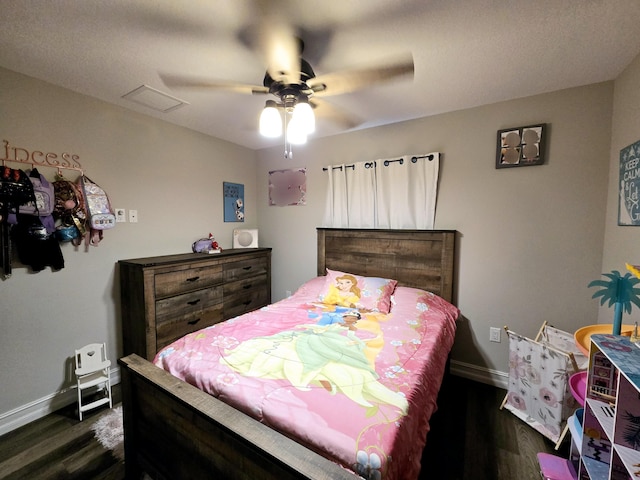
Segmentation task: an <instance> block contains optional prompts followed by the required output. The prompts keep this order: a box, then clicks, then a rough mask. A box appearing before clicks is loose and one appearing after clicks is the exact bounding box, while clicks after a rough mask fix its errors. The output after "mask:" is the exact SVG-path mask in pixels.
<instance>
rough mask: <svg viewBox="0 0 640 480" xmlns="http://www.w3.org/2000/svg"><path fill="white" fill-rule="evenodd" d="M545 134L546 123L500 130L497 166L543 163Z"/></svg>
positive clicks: (526, 165) (524, 165)
mask: <svg viewBox="0 0 640 480" xmlns="http://www.w3.org/2000/svg"><path fill="white" fill-rule="evenodd" d="M545 136H546V124H545V123H541V124H538V125H527V126H524V127H513V128H505V129H503V130H498V137H497V148H496V168H512V167H528V166H532V165H542V164H543V163H544V161H545V156H544V152H545V140H546V139H545Z"/></svg>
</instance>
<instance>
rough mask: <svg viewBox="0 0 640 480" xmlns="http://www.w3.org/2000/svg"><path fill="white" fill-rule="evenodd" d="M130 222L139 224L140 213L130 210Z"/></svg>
mask: <svg viewBox="0 0 640 480" xmlns="http://www.w3.org/2000/svg"><path fill="white" fill-rule="evenodd" d="M129 221H130V222H131V223H138V211H137V210H129Z"/></svg>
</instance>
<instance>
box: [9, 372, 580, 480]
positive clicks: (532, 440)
mask: <svg viewBox="0 0 640 480" xmlns="http://www.w3.org/2000/svg"><path fill="white" fill-rule="evenodd" d="M504 393H505V392H504V390H500V389H498V388H495V387H491V386H489V385H485V384H482V383H477V382H473V381H470V380H467V379H463V378H460V377H455V376H447V377H445V383H444V385H443V388H442V390H441V395H440V400H439V405H440V408H439V410H438V412H436V414H435V415H434V417H433V418H432V422H431V424H432V430H431V432H430V433H429V435H428V441H427V448H426V450H425V453H424V455H423V459H422V464H423V469H422V470H423V471H422V473H421V475H420V480H471V479H473V480H539V479H540V478H541V477H540V474H539V473H538V463H537V460H536V453H537V452H541V451H545V452H550V453H555V454H557V455H560V456H565V457H566V455H567V452H566V451H565V450H567V449H568V446H567V442H565V446H563V447H562V448H561V449H560V451H559V452H554V450H553V444H552V443H551V442H550V441H549V440H547V439H546V438H544V437H542V436H541V435H540V434H539V433H537V432H536V431H534V430H533V429H531V428H530V427H528V426H526V425H525V424H524V423H523V422H522V421H521V420H519V419H517V418H516V417H515V416H513V415H512V414H511V413H509V412H508V411H506V410H499V406H500V403H501V402H502V399H503V398H504ZM114 399H115V400H116V401H119V388H118V386H115V387H114ZM105 413H106V410H105V409H104V408H103V409H96V410H94V411H93V412H88V415H87V416H86V418H85V420H84V421H83V422H79V421H78V418H77V416H76V413H75V405H71V406H69V407H67V408H65V409H62V410H60V411H58V412H56V413H54V414H51V415H48V416H47V417H45V418H42V419H39V420H37V421H35V422H33V423H31V424H29V425H25V426H24V427H22V428H19V429H17V430H14V431H13V432H9V433H8V434H6V435H4V436H2V437H0V479H30V480H31V479H34V480H35V479H101V480H116V479H117V480H120V479H123V478H124V464H123V462H119V461H118V460H116V459H115V457H113V455H111V452H109V451H107V450H105V449H104V448H103V447H102V446H101V445H100V444H99V443H98V442H97V441H96V440H95V438H94V437H93V432H92V430H91V425H92V424H93V423H94V422H95V421H96V420H97V419H98V418H99V417H100V416H101V415H104V414H105Z"/></svg>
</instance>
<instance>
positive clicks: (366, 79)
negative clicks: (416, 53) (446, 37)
mask: <svg viewBox="0 0 640 480" xmlns="http://www.w3.org/2000/svg"><path fill="white" fill-rule="evenodd" d="M413 71H414V66H413V56H411V55H410V54H409V55H403V56H401V57H400V58H398V57H396V58H395V59H394V61H393V62H389V63H387V64H386V65H382V66H381V65H378V66H374V67H363V68H356V69H353V70H346V71H343V72H336V73H329V74H326V75H320V76H317V77H315V78H312V79H310V80H309V81H307V85H308V86H309V87H310V88H311V89H312V90H314V97H315V96H316V95H317V96H329V95H340V94H343V93H350V92H354V91H356V90H360V89H362V88H366V87H369V86H374V85H380V84H383V83H387V82H389V81H391V80H394V79H396V78H398V77H401V76H405V75H406V76H408V75H411V76H412V77H413Z"/></svg>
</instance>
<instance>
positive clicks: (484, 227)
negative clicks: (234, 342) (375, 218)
mask: <svg viewBox="0 0 640 480" xmlns="http://www.w3.org/2000/svg"><path fill="white" fill-rule="evenodd" d="M612 98H613V83H602V84H597V85H590V86H586V87H582V88H575V89H570V90H564V91H559V92H554V93H550V94H546V95H539V96H535V97H531V98H524V99H520V100H514V101H510V102H504V103H499V104H495V105H489V106H485V107H480V108H475V109H471V110H464V111H459V112H454V113H449V114H444V115H438V116H434V117H430V118H423V119H420V120H415V121H410V122H404V123H400V124H396V125H391V126H385V127H379V128H374V129H370V130H365V131H360V132H353V133H348V134H344V135H340V136H337V137H331V138H326V139H316V140H314V141H312V142H311V143H310V144H309V145H307V146H305V147H297V148H296V147H294V159H293V160H292V161H291V160H286V159H284V158H283V155H282V149H281V148H274V149H270V150H264V151H260V152H259V161H258V167H259V174H258V188H259V194H258V199H259V205H258V217H259V219H260V229H261V231H260V235H261V241H262V242H264V244H266V245H271V246H274V247H276V248H275V250H274V253H273V256H274V267H273V273H274V275H273V293H274V298H276V299H277V298H282V297H283V296H284V294H285V291H286V290H295V288H296V287H297V286H299V285H300V284H301V283H302V282H303V281H305V280H306V279H308V278H310V277H312V276H313V275H315V268H316V266H315V265H316V263H315V262H316V244H315V228H316V227H318V226H321V222H322V218H323V209H324V195H325V187H326V176H325V175H324V174H323V172H322V167H323V166H325V165H331V164H338V163H349V162H354V161H363V160H372V159H376V158H397V157H398V156H400V155H405V154H414V153H428V152H432V151H439V152H441V153H442V155H443V156H442V164H441V170H440V172H441V178H440V190H439V197H438V208H437V212H436V225H435V227H436V228H437V229H455V230H458V231H459V232H460V241H459V247H460V248H459V265H460V266H459V268H460V270H459V272H458V278H457V290H458V306H459V307H460V308H461V310H462V316H463V318H462V321H461V322H460V325H459V329H458V334H457V338H456V344H455V346H454V350H453V354H452V360H453V362H452V364H453V367H454V369H458V370H459V371H461V370H462V371H464V373H465V374H467V375H469V376H473V375H476V374H477V375H480V376H486V375H487V372H494V373H496V374H497V375H498V383H500V382H503V381H504V372H506V371H507V370H508V344H507V342H506V339H505V338H504V337H505V336H504V335H503V341H502V342H501V343H490V342H489V327H490V326H495V327H502V326H504V325H508V326H509V327H510V328H512V329H513V330H515V331H517V332H519V333H522V334H524V335H529V336H532V337H533V336H535V334H536V333H537V331H538V329H539V327H540V325H541V323H542V322H543V321H544V320H548V321H549V322H551V323H552V324H554V325H555V326H557V327H558V328H561V329H566V330H568V331H574V330H576V329H577V328H579V327H580V326H582V325H587V324H590V323H595V322H596V319H597V310H598V308H597V303H596V302H595V301H592V300H591V299H590V298H591V294H592V292H590V291H589V290H588V288H587V284H588V283H589V282H590V281H591V280H593V279H594V278H597V277H598V276H599V274H600V268H601V259H602V248H603V239H604V222H605V204H606V195H607V175H608V163H609V161H608V158H609V141H610V137H611V109H612ZM538 123H547V124H548V127H549V132H548V133H549V135H548V140H549V141H548V148H547V161H546V163H545V165H542V166H531V167H520V168H513V169H499V170H497V169H496V168H495V155H496V135H497V130H499V129H503V128H507V127H517V126H523V125H531V124H538ZM294 167H296V168H297V167H306V168H307V205H306V206H289V207H269V206H267V202H266V198H267V194H268V192H267V188H268V172H269V171H270V170H277V169H285V168H294ZM485 380H487V379H486V378H485ZM494 380H495V379H494Z"/></svg>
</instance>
